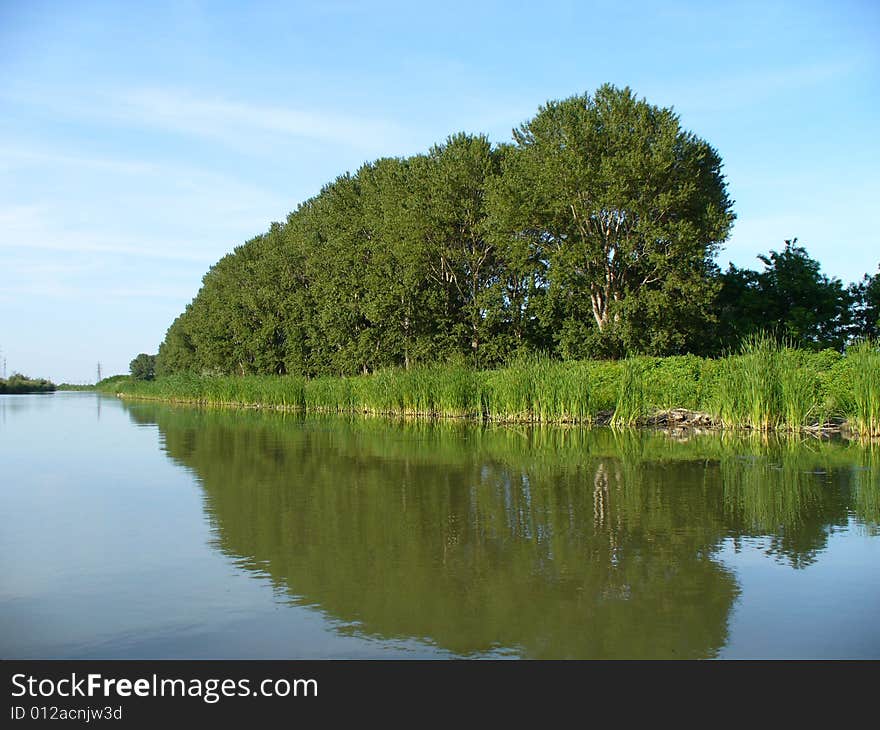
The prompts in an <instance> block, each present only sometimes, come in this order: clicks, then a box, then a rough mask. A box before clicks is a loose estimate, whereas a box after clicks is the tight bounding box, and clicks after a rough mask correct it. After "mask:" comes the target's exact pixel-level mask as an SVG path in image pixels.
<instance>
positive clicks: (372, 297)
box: [133, 85, 880, 377]
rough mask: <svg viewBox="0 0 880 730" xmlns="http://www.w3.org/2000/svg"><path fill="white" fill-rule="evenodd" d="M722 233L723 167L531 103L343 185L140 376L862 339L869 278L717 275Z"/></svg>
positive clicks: (617, 105)
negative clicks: (521, 112)
mask: <svg viewBox="0 0 880 730" xmlns="http://www.w3.org/2000/svg"><path fill="white" fill-rule="evenodd" d="M733 219H734V215H733V212H732V201H731V200H730V199H729V198H728V195H727V189H726V182H725V180H724V176H723V175H722V174H721V159H720V157H719V155H718V153H717V152H716V151H715V150H714V149H713V148H712V147H711V146H710V145H709V144H708V143H706V142H705V141H703V140H701V139H699V138H698V137H696V136H695V135H694V134H692V133H691V132H688V131H686V130H685V129H683V128H682V126H681V124H680V122H679V119H678V117H677V116H676V115H675V114H674V113H673V112H672V110H670V109H663V108H658V107H656V106H653V105H650V104H648V103H647V102H646V101H644V100H639V99H637V98H636V97H635V96H634V94H633V93H632V92H631V91H630V90H629V89H618V88H615V87H613V86H610V85H605V86H603V87H601V88H600V89H598V90H597V91H596V92H595V94H593V95H589V94H584V95H581V96H574V97H571V98H569V99H565V100H563V101H552V102H549V103H547V104H546V105H545V106H543V107H541V108H540V109H539V110H538V113H537V114H536V115H535V117H534V118H533V119H531V120H530V121H528V122H526V123H525V124H523V125H522V126H521V127H520V128H519V129H517V130H515V131H514V141H513V143H512V144H506V145H500V146H493V145H492V144H490V142H489V141H488V140H487V139H486V138H485V137H484V136H480V135H467V134H458V135H454V136H452V137H450V138H449V139H447V140H446V142H445V143H443V144H440V145H436V146H434V147H432V148H431V149H430V150H429V151H428V152H427V153H425V154H420V155H415V156H413V157H409V158H386V159H380V160H377V161H375V162H372V163H369V164H365V165H363V166H362V167H361V168H360V169H359V170H357V171H356V172H355V173H354V174H345V175H341V176H340V177H338V178H337V179H336V180H334V181H333V182H331V183H329V184H328V185H326V186H325V187H324V188H323V189H322V190H321V191H320V193H319V194H318V195H316V196H315V197H314V198H312V199H310V200H308V201H306V202H305V203H303V204H301V205H300V206H299V207H298V208H297V209H296V210H295V211H294V212H293V213H291V214H290V215H289V216H288V217H287V219H286V221H285V222H284V223H273V224H272V226H271V227H270V229H269V231H268V232H266V233H265V234H262V235H260V236H257V237H255V238H254V239H252V240H250V241H248V242H247V243H245V244H244V245H242V246H239V247H238V248H236V249H235V250H234V251H233V252H232V253H230V254H229V255H227V256H225V257H223V258H222V259H221V260H220V261H218V262H217V263H216V264H215V265H214V266H213V267H212V268H211V269H210V270H209V271H208V273H207V274H206V275H205V277H204V279H203V285H202V288H201V290H200V291H199V292H198V295H197V296H196V297H195V298H194V299H193V301H192V302H191V303H190V304H189V305H188V306H187V307H186V310H185V311H184V312H183V313H182V314H181V315H180V316H179V317H178V318H177V319H176V320H175V321H174V323H173V324H172V325H171V327H170V328H169V329H168V332H167V334H166V337H165V340H164V341H163V342H162V344H161V346H160V349H159V353H158V357H157V359H156V362H155V372H156V374H157V375H160V376H161V375H169V374H174V373H181V372H191V373H197V374H214V375H260V374H266V375H269V374H273V375H283V374H294V375H303V376H308V377H314V376H323V375H336V376H346V375H354V374H357V373H369V372H375V371H376V370H379V369H382V368H385V367H403V368H410V367H412V366H413V365H419V364H428V363H437V362H447V363H448V362H452V363H457V364H467V365H468V366H471V367H476V368H486V367H496V366H498V365H501V364H503V363H506V362H509V361H510V360H511V358H512V357H514V356H518V355H523V354H528V353H544V354H547V355H549V356H550V357H552V358H564V359H572V358H574V359H578V358H585V357H611V358H618V357H622V356H626V355H653V356H664V355H681V354H687V353H692V354H699V355H712V354H719V353H721V352H723V351H725V350H726V349H727V348H735V347H737V346H738V345H739V343H740V342H741V341H742V339H743V338H744V337H746V336H748V335H750V334H752V333H754V332H755V331H757V330H763V329H767V328H768V327H773V328H775V330H776V332H777V334H778V335H779V336H780V338H785V339H786V341H787V342H789V343H791V344H796V345H799V346H804V347H809V348H814V349H822V348H825V347H833V348H838V349H839V348H840V347H841V346H842V344H843V342H844V341H845V340H846V339H847V338H850V337H852V336H853V335H856V334H863V335H870V334H876V332H877V321H878V316H880V283H878V277H877V276H875V277H874V278H873V279H871V278H869V277H866V279H865V281H864V282H862V283H861V284H859V285H857V286H853V287H850V288H849V289H846V288H844V287H843V286H842V285H841V284H840V282H838V281H837V280H828V279H827V278H826V277H824V276H823V275H822V274H821V273H820V272H819V267H818V264H817V263H816V262H814V261H812V260H811V259H809V257H808V256H807V255H806V252H805V251H804V249H802V248H799V247H797V246H795V245H794V244H793V243H792V244H787V245H786V248H785V250H784V251H783V252H782V253H779V254H777V253H776V252H771V253H770V255H769V256H768V257H763V258H762V261H763V262H764V264H765V266H766V267H767V271H765V272H763V273H757V272H752V271H748V270H739V269H735V268H731V269H730V270H729V271H728V272H726V273H724V274H722V273H721V272H720V271H718V269H717V266H716V265H715V263H714V258H715V255H716V254H717V252H718V249H719V247H720V245H721V244H722V243H723V242H724V240H725V239H726V238H727V236H728V233H729V230H730V227H731V225H732V222H733ZM776 323H778V325H777V324H776ZM139 357H147V356H143V355H142V356H139ZM133 365H134V363H133ZM139 368H140V366H139ZM140 371H141V370H140V369H139V372H140Z"/></svg>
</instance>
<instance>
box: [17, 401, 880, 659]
mask: <svg viewBox="0 0 880 730" xmlns="http://www.w3.org/2000/svg"><path fill="white" fill-rule="evenodd" d="M878 523H880V447H874V449H873V450H871V449H868V448H865V447H858V446H848V445H846V444H843V443H828V442H818V441H816V440H809V439H808V440H802V441H790V440H789V441H770V442H767V441H766V440H763V441H762V440H761V439H751V440H750V439H744V438H741V437H739V438H733V437H730V436H728V437H725V438H720V437H717V436H702V437H695V438H692V439H690V440H678V441H677V440H674V439H672V438H671V437H669V436H666V435H662V434H649V433H641V434H623V435H621V434H616V435H615V434H614V433H612V432H610V431H607V430H604V429H598V430H594V431H586V430H575V429H561V428H560V429H526V428H497V427H496V428H480V427H477V426H473V425H466V424H460V423H456V424H450V423H444V424H437V425H431V424H425V423H418V424H413V423H407V424H395V423H389V422H384V421H379V420H364V419H355V420H349V419H346V418H341V417H339V418H317V417H315V418H313V417H309V418H302V417H297V416H293V415H281V414H261V413H257V412H253V411H216V410H199V409H195V408H174V407H169V406H158V405H153V404H146V403H123V402H120V401H117V400H115V399H112V398H105V397H101V396H96V395H94V394H91V393H57V394H54V395H42V396H0V657H5V658H12V657H73V658H82V657H111V658H116V657H132V658H133V657H138V658H153V657H193V658H195V657H199V658H200V657H221V658H225V657H265V658H281V657H283V658H304V657H310V658H312V657H330V658H333V657H340V658H341V657H356V658H359V657H380V658H382V657H452V656H468V657H474V656H476V657H482V656H486V657H512V658H515V657H529V658H531V657H540V658H556V657H572V658H605V657H880V620H878V619H880V527H878Z"/></svg>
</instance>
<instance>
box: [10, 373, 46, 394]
mask: <svg viewBox="0 0 880 730" xmlns="http://www.w3.org/2000/svg"><path fill="white" fill-rule="evenodd" d="M54 390H55V383H53V382H52V381H51V380H46V379H45V378H30V377H28V376H27V375H22V374H21V373H13V374H12V375H10V376H9V378H8V379H6V380H4V379H3V378H0V394H14V393H51V392H52V391H54Z"/></svg>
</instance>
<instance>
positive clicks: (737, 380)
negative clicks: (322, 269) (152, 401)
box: [101, 337, 880, 435]
mask: <svg viewBox="0 0 880 730" xmlns="http://www.w3.org/2000/svg"><path fill="white" fill-rule="evenodd" d="M101 389H103V390H105V391H109V392H114V393H117V392H118V393H121V394H123V395H128V396H135V397H143V398H157V399H160V400H169V401H183V402H192V403H202V404H206V405H245V406H265V407H273V408H283V409H298V410H307V411H316V412H330V413H370V414H386V415H387V414H399V415H405V416H423V417H458V418H481V419H484V420H490V421H499V422H518V423H594V422H597V421H598V422H602V423H606V422H610V423H611V425H612V426H615V427H628V426H634V425H638V424H640V423H643V422H645V420H646V419H648V418H650V417H652V416H653V415H655V414H658V413H660V412H664V411H669V410H672V409H685V410H687V411H694V412H699V413H704V414H707V415H708V416H710V417H711V419H712V420H713V422H714V423H715V424H716V425H718V426H721V427H725V428H742V429H749V430H753V431H758V432H767V431H774V430H791V431H800V430H815V429H817V428H823V427H829V426H832V425H839V424H841V423H842V422H844V421H846V424H847V426H848V427H849V428H850V429H851V430H852V431H855V432H857V433H859V434H860V435H880V350H878V347H877V345H876V344H873V343H861V344H858V345H853V346H852V347H850V348H849V350H848V351H847V353H846V354H845V355H841V354H840V353H836V352H832V351H823V352H808V351H804V350H795V349H792V348H790V347H787V346H785V345H784V344H778V343H776V342H775V341H773V340H771V339H769V338H764V337H757V338H753V339H751V340H749V341H748V342H747V343H746V344H745V346H744V347H743V348H742V350H741V351H740V352H737V353H735V354H731V355H729V356H727V357H724V358H719V359H716V360H709V359H704V358H699V357H695V356H692V355H687V356H680V357H667V358H657V357H638V358H631V359H628V360H623V361H577V362H559V361H554V360H551V359H549V358H547V357H540V356H529V357H521V358H519V359H517V360H515V361H513V362H511V363H510V364H509V365H508V366H507V367H504V368H499V369H496V370H489V371H476V370H473V369H470V368H468V367H465V366H462V365H453V364H449V365H445V364H438V365H433V366H424V367H416V368H412V369H410V370H403V369H386V370H381V371H378V372H376V373H373V374H371V375H360V376H352V377H341V378H329V377H324V378H315V379H306V378H302V377H298V376H246V377H234V376H196V375H187V374H181V375H175V376H170V377H166V378H160V379H157V380H155V381H150V382H145V381H134V380H131V379H115V380H114V381H112V382H107V383H102V384H101Z"/></svg>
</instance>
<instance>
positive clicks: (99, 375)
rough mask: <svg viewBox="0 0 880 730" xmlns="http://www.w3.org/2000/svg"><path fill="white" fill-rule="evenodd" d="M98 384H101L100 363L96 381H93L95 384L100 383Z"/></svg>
mask: <svg viewBox="0 0 880 730" xmlns="http://www.w3.org/2000/svg"><path fill="white" fill-rule="evenodd" d="M100 382H101V363H98V379H97V380H96V381H95V383H100Z"/></svg>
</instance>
